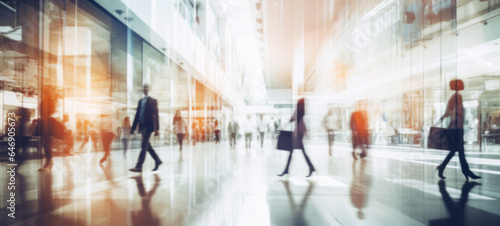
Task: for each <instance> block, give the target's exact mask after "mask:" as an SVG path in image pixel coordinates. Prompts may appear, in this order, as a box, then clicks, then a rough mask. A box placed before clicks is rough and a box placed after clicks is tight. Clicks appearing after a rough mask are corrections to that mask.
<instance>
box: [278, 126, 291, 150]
mask: <svg viewBox="0 0 500 226" xmlns="http://www.w3.org/2000/svg"><path fill="white" fill-rule="evenodd" d="M292 136H293V132H292V131H286V130H280V133H279V135H278V147H277V149H278V150H282V151H292V150H293V143H292Z"/></svg>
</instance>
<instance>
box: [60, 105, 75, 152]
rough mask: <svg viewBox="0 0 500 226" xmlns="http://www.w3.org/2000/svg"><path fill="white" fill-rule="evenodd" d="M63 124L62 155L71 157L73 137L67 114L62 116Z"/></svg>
mask: <svg viewBox="0 0 500 226" xmlns="http://www.w3.org/2000/svg"><path fill="white" fill-rule="evenodd" d="M63 124H64V129H65V130H64V154H66V155H73V152H72V151H71V150H72V149H73V146H74V143H75V140H74V137H73V129H72V126H71V122H70V121H69V116H68V114H64V115H63Z"/></svg>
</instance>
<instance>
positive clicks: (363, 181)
mask: <svg viewBox="0 0 500 226" xmlns="http://www.w3.org/2000/svg"><path fill="white" fill-rule="evenodd" d="M357 162H358V161H353V162H352V181H351V187H350V189H349V195H350V197H351V204H352V205H353V206H354V207H355V208H356V209H358V212H357V216H358V219H364V213H363V208H365V207H366V204H367V202H368V187H369V186H370V184H371V181H370V178H369V177H368V175H366V173H365V169H366V164H367V162H366V160H365V159H362V160H361V165H360V167H359V170H357V169H356V164H357Z"/></svg>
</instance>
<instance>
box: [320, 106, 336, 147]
mask: <svg viewBox="0 0 500 226" xmlns="http://www.w3.org/2000/svg"><path fill="white" fill-rule="evenodd" d="M323 127H324V128H325V130H326V133H327V135H328V154H329V155H332V144H333V141H334V140H335V137H334V136H335V134H334V132H335V129H337V121H336V120H335V116H334V115H333V109H329V110H328V113H327V114H326V115H325V117H324V118H323Z"/></svg>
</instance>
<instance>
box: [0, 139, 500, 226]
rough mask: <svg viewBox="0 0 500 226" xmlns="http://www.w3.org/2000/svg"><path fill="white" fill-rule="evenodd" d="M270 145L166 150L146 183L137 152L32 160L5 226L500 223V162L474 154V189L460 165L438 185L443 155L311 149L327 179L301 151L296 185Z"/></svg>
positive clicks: (2, 220)
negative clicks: (48, 164)
mask: <svg viewBox="0 0 500 226" xmlns="http://www.w3.org/2000/svg"><path fill="white" fill-rule="evenodd" d="M240 143H241V142H240ZM240 145H241V144H240ZM272 147H273V145H272V144H271V143H267V144H266V146H265V147H264V149H260V148H254V149H253V150H252V151H251V152H249V153H247V152H246V151H245V150H244V147H243V146H239V147H237V148H236V149H230V148H229V144H228V143H224V142H223V143H221V144H213V143H198V144H196V146H186V148H185V149H184V150H183V151H182V152H179V151H178V147H157V148H156V150H157V152H158V153H159V155H160V158H161V159H162V160H163V161H164V164H163V165H162V166H161V167H160V170H159V171H158V172H152V171H151V169H152V168H153V167H154V162H153V161H152V160H151V158H150V157H147V160H146V163H145V164H144V171H143V173H142V174H138V173H132V172H129V171H128V169H129V168H131V167H133V166H134V164H135V161H136V160H137V156H138V150H132V151H129V152H128V153H127V156H126V157H124V156H123V152H122V151H113V152H112V154H111V161H110V162H106V163H105V164H103V165H102V166H100V165H99V164H98V161H99V159H100V157H101V155H102V153H88V154H79V155H75V156H71V157H58V158H56V159H55V165H54V167H53V169H52V172H38V171H37V169H38V168H39V167H40V165H41V161H40V160H32V161H27V162H26V163H25V164H23V165H22V166H21V167H19V168H18V169H17V174H16V184H17V186H16V191H15V192H16V219H11V218H9V217H7V214H8V210H7V209H6V205H7V203H6V202H2V204H1V206H2V208H1V211H0V214H1V216H0V225H6V224H7V225H10V224H13V225H252V226H254V225H500V211H498V210H499V209H500V163H499V162H500V155H494V154H493V155H491V154H484V155H483V154H474V153H470V154H468V158H469V159H470V163H471V169H472V170H473V171H474V172H478V173H479V174H481V175H482V176H483V179H481V180H477V181H475V182H469V183H464V182H465V178H464V177H463V175H462V174H461V173H460V169H459V164H458V158H457V159H453V160H452V162H450V165H449V166H450V167H449V168H448V169H447V170H446V171H445V176H446V178H447V179H446V181H439V180H438V177H437V174H436V173H435V172H434V168H435V166H436V165H437V164H438V163H439V161H440V160H442V159H443V158H444V156H445V155H446V153H445V152H436V151H422V150H421V149H397V148H391V149H389V148H385V149H384V148H373V149H371V150H369V151H370V152H369V157H368V158H367V159H363V160H357V161H354V160H352V156H351V155H350V150H349V146H346V145H341V144H337V145H336V146H335V148H334V154H333V156H328V150H327V149H328V148H327V146H326V144H325V145H323V144H318V143H317V142H309V144H308V145H307V146H306V149H307V151H308V153H309V154H310V158H311V161H312V162H313V164H315V167H316V169H317V171H318V175H315V176H313V177H311V178H309V179H306V178H305V177H304V176H305V175H306V174H308V167H307V164H306V163H305V161H304V160H303V157H301V154H300V153H294V155H296V157H295V158H294V159H293V161H292V165H291V167H290V170H291V172H290V173H291V175H290V177H288V178H286V177H284V178H282V177H278V176H276V174H277V173H279V172H281V171H282V170H283V167H284V166H285V163H286V159H287V153H285V152H282V151H277V150H275V149H273V148H272ZM2 170H3V172H6V171H7V166H6V165H5V164H2ZM0 179H1V180H2V181H4V182H7V181H8V180H9V177H8V175H7V174H2V175H1V178H0ZM479 183H481V184H479ZM5 184H6V183H5ZM1 189H2V190H1V191H2V192H1V197H0V200H7V199H8V197H9V196H8V192H9V191H8V190H7V188H6V186H2V188H1Z"/></svg>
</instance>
